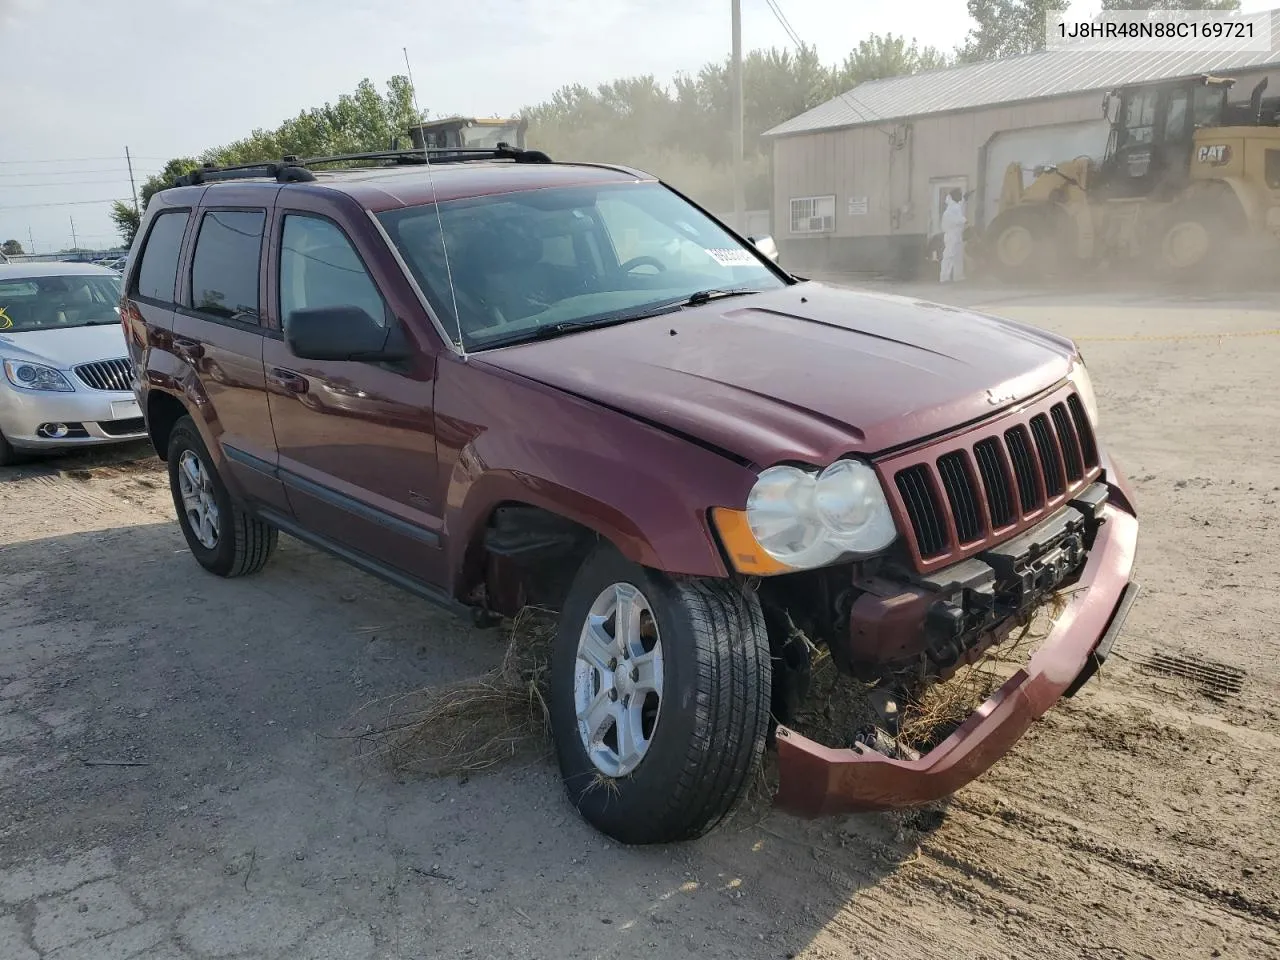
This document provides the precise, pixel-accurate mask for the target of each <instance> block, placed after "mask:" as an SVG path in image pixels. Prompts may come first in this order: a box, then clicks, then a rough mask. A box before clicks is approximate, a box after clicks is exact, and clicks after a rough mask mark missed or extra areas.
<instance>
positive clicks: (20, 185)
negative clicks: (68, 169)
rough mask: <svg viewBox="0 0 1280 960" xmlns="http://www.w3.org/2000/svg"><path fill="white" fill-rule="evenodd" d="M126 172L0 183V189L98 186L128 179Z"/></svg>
mask: <svg viewBox="0 0 1280 960" xmlns="http://www.w3.org/2000/svg"><path fill="white" fill-rule="evenodd" d="M128 179H129V175H128V174H127V173H124V174H121V175H120V176H119V177H118V178H116V179H115V180H67V181H63V182H62V183H0V190H26V189H27V188H28V187H30V188H31V189H33V190H34V189H35V188H36V187H100V186H103V185H104V184H112V183H119V182H120V181H121V180H128Z"/></svg>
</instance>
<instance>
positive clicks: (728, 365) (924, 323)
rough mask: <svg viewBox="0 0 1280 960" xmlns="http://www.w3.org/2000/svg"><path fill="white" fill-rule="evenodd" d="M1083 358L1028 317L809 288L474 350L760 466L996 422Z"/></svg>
mask: <svg viewBox="0 0 1280 960" xmlns="http://www.w3.org/2000/svg"><path fill="white" fill-rule="evenodd" d="M1074 356H1075V348H1074V346H1073V345H1072V344H1071V341H1069V340H1066V339H1064V338H1061V337H1057V336H1055V335H1053V334H1050V333H1048V332H1045V331H1041V330H1037V329H1036V328H1033V327H1029V326H1025V325H1023V324H1018V323H1015V322H1013V321H1009V320H1002V319H999V318H996V317H989V316H985V315H982V314H976V313H972V312H969V311H966V310H961V309H959V308H956V307H949V306H943V305H940V304H935V303H929V302H927V301H923V300H916V299H913V298H909V297H902V296H894V295H887V294H879V293H870V292H862V291H854V290H846V289H842V288H837V287H828V286H825V285H822V284H818V283H813V282H803V283H799V284H795V285H793V286H790V287H787V288H784V289H782V290H778V291H771V292H769V293H760V294H754V295H751V296H748V297H740V298H730V299H725V300H720V301H712V302H711V303H708V304H706V305H704V306H701V307H695V308H689V309H686V310H684V311H682V312H680V313H675V314H668V315H666V316H662V317H654V318H652V319H649V320H639V321H636V322H633V323H624V324H621V325H619V326H616V327H604V328H601V329H598V330H584V331H582V332H579V333H573V334H568V335H565V336H563V337H559V338H557V339H553V340H544V341H537V342H533V343H527V344H520V345H517V346H512V347H505V348H502V349H498V350H494V351H491V352H486V353H482V354H478V355H476V356H474V357H473V358H472V359H473V361H474V362H477V363H483V364H488V365H491V366H494V367H498V368H501V369H504V370H507V371H510V372H512V373H515V374H519V375H520V376H524V377H528V378H529V379H532V380H536V381H540V382H542V383H545V384H548V385H550V386H553V387H557V388H559V389H561V390H564V391H566V392H568V393H572V394H576V395H578V396H581V397H585V398H587V399H589V400H593V401H596V402H598V403H601V404H605V405H607V406H610V407H613V408H615V409H618V410H621V411H623V412H625V413H628V414H630V415H633V416H635V417H638V418H640V419H643V420H647V421H649V422H651V423H655V424H657V425H659V426H662V427H664V428H667V429H669V430H673V431H676V432H678V433H681V434H684V435H686V436H689V437H692V438H695V439H697V440H699V441H701V442H703V443H707V444H711V445H713V446H715V447H718V448H719V449H721V450H723V451H725V452H727V453H730V454H732V455H735V456H736V457H738V458H741V459H744V460H747V461H750V462H752V463H754V464H757V465H759V466H768V465H770V464H774V463H779V462H783V461H802V462H806V463H811V464H814V465H818V466H821V465H825V464H827V463H829V462H831V461H832V460H834V459H836V458H838V457H840V456H842V455H845V454H849V453H859V452H860V453H863V454H866V455H873V454H877V453H880V452H882V451H886V450H889V449H891V448H894V447H898V446H902V445H904V444H908V443H911V442H912V441H915V440H920V439H923V438H926V437H930V436H933V435H936V434H940V433H943V432H946V431H948V430H951V429H954V428H956V427H958V426H961V425H962V424H966V423H970V422H973V421H976V420H980V419H983V418H986V417H989V416H992V415H993V414H995V413H997V412H999V411H1000V410H1002V409H1004V408H1006V407H1009V406H1012V405H1013V404H1014V403H1016V402H1017V401H1019V400H1023V399H1025V398H1027V397H1030V396H1033V395H1035V394H1037V393H1040V392H1041V391H1043V390H1045V389H1046V388H1048V387H1050V386H1052V385H1054V384H1055V383H1057V382H1059V381H1060V380H1062V379H1063V378H1064V377H1065V376H1066V375H1067V373H1068V372H1069V370H1070V367H1071V363H1072V359H1073V357H1074Z"/></svg>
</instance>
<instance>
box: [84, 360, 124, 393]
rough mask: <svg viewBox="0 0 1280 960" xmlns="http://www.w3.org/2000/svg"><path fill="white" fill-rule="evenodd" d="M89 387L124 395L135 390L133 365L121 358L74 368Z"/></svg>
mask: <svg viewBox="0 0 1280 960" xmlns="http://www.w3.org/2000/svg"><path fill="white" fill-rule="evenodd" d="M72 369H73V370H74V371H75V374H76V376H77V377H79V378H80V380H81V381H82V382H83V383H84V384H85V386H87V387H92V388H93V389H94V390H114V391H116V392H118V393H124V392H126V391H128V390H131V389H133V365H132V364H130V363H129V361H128V360H127V359H126V358H124V357H121V358H119V359H118V360H98V361H97V362H95V363H82V364H80V366H78V367H73V368H72Z"/></svg>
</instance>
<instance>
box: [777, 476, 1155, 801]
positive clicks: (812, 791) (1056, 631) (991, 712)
mask: <svg viewBox="0 0 1280 960" xmlns="http://www.w3.org/2000/svg"><path fill="white" fill-rule="evenodd" d="M1119 499H1120V503H1121V505H1116V504H1114V503H1112V504H1108V505H1107V506H1105V507H1104V508H1103V510H1102V517H1103V523H1102V525H1101V527H1100V528H1099V530H1098V532H1097V536H1096V539H1095V541H1094V543H1093V547H1092V549H1091V550H1090V552H1089V556H1088V559H1087V560H1086V561H1085V566H1084V570H1083V571H1082V573H1081V576H1080V580H1079V581H1078V583H1077V585H1076V587H1075V588H1074V589H1073V590H1072V591H1071V592H1070V593H1069V594H1067V596H1066V605H1065V608H1064V609H1063V611H1062V613H1061V614H1060V615H1059V616H1058V618H1057V619H1056V621H1055V622H1054V625H1053V628H1052V629H1051V631H1050V633H1049V635H1048V637H1047V638H1046V639H1045V641H1044V643H1043V645H1042V646H1041V647H1040V649H1039V650H1037V651H1036V653H1035V654H1034V655H1032V657H1031V659H1030V661H1029V662H1028V663H1027V664H1026V666H1024V667H1023V668H1022V669H1020V670H1018V672H1017V673H1015V674H1014V675H1013V676H1012V677H1011V678H1010V679H1009V680H1008V681H1007V682H1006V683H1004V685H1003V686H1001V687H1000V688H999V689H998V690H997V691H996V692H995V693H994V694H992V696H991V697H990V698H989V699H988V700H987V701H986V702H985V703H984V704H982V706H981V707H979V708H978V709H977V710H976V711H974V713H973V714H972V715H971V716H970V717H969V718H968V719H967V720H965V722H964V723H963V724H962V725H961V726H960V727H959V729H957V730H956V732H955V733H953V734H952V735H951V736H950V737H948V738H947V739H946V740H944V741H943V742H942V743H940V744H938V745H937V746H936V747H934V748H933V749H932V750H930V751H929V752H928V753H927V754H925V755H924V756H922V757H920V758H919V759H916V760H902V759H895V758H892V757H889V756H886V755H884V754H882V753H877V752H875V751H873V750H871V749H869V748H862V749H861V750H858V749H836V748H832V747H825V746H823V745H821V744H819V743H815V742H814V741H812V740H810V739H808V738H806V737H803V736H801V735H800V734H798V733H796V732H795V731H794V730H790V729H788V728H786V727H781V726H780V727H779V728H778V732H777V749H778V773H779V788H778V793H777V796H776V797H775V800H774V803H775V805H776V806H777V807H778V808H780V809H782V810H785V811H786V812H788V813H792V814H795V815H797V816H802V817H820V816H828V815H832V814H840V813H852V812H855V811H862V810H890V809H899V808H909V807H917V806H921V805H923V804H926V803H930V802H933V801H935V800H940V799H942V798H944V797H948V796H950V795H951V794H953V793H954V792H955V791H956V790H958V789H960V788H961V787H963V786H964V785H965V784H967V783H970V782H971V781H972V780H974V779H975V778H977V777H979V776H981V775H982V774H983V773H985V772H986V771H987V770H988V769H989V768H990V767H991V766H992V765H993V764H994V763H995V762H996V761H997V760H999V759H1000V758H1001V757H1002V756H1004V755H1005V754H1006V753H1008V752H1009V750H1010V749H1011V748H1012V747H1013V745H1014V744H1015V743H1016V742H1017V741H1018V739H1019V738H1020V737H1021V736H1022V735H1023V734H1024V733H1025V732H1026V731H1027V729H1028V728H1029V727H1030V726H1031V724H1032V723H1033V722H1034V721H1035V720H1036V719H1037V718H1038V717H1040V716H1043V715H1044V714H1045V713H1046V712H1047V711H1048V710H1049V708H1050V707H1052V706H1053V705H1054V703H1056V702H1057V701H1058V700H1059V698H1061V697H1062V696H1064V695H1067V696H1071V695H1074V693H1075V692H1076V691H1077V690H1078V689H1079V688H1080V686H1081V685H1083V684H1084V683H1085V682H1086V681H1087V680H1088V679H1089V678H1090V677H1091V676H1092V675H1093V674H1094V673H1095V672H1096V671H1097V669H1098V667H1099V666H1100V665H1101V663H1102V661H1103V660H1104V659H1105V658H1106V656H1107V654H1108V653H1109V652H1110V648H1111V644H1112V643H1113V642H1114V639H1115V636H1116V634H1117V633H1118V632H1119V630H1120V628H1121V626H1122V624H1123V622H1124V619H1125V617H1126V616H1127V615H1128V612H1129V608H1130V606H1131V605H1132V603H1133V600H1134V598H1135V597H1136V595H1137V592H1138V585H1137V584H1136V583H1133V582H1132V581H1131V580H1130V576H1131V574H1132V572H1133V564H1134V555H1135V552H1136V549H1137V541H1138V521H1137V518H1136V517H1135V516H1134V515H1133V514H1132V513H1131V512H1127V511H1126V510H1125V509H1123V506H1127V505H1128V503H1127V501H1128V498H1127V497H1124V496H1121V497H1120V498H1119Z"/></svg>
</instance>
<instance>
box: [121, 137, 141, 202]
mask: <svg viewBox="0 0 1280 960" xmlns="http://www.w3.org/2000/svg"><path fill="white" fill-rule="evenodd" d="M124 162H125V163H127V164H128V165H129V189H130V190H132V191H133V212H134V213H138V188H137V186H135V185H134V182H133V158H132V157H131V156H129V148H128V147H125V148H124Z"/></svg>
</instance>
